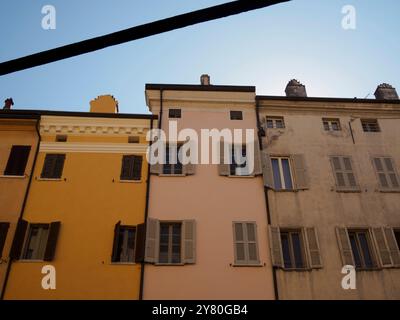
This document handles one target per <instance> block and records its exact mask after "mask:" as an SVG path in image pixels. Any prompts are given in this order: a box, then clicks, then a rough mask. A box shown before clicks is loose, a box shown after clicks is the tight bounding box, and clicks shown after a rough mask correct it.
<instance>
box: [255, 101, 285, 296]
mask: <svg viewBox="0 0 400 320" xmlns="http://www.w3.org/2000/svg"><path fill="white" fill-rule="evenodd" d="M256 117H257V134H258V143H259V146H260V150H261V151H262V150H263V144H262V136H261V132H260V131H261V121H260V105H259V102H258V99H257V98H256ZM263 184H264V183H263ZM264 196H265V206H266V209H267V223H268V225H271V224H272V221H271V213H270V206H269V197H268V187H267V186H264ZM272 279H273V282H274V294H275V300H279V289H278V280H277V277H276V267H274V266H272Z"/></svg>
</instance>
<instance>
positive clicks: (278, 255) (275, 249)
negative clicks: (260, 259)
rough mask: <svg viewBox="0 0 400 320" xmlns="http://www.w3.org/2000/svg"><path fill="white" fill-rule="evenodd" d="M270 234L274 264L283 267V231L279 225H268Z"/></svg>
mask: <svg viewBox="0 0 400 320" xmlns="http://www.w3.org/2000/svg"><path fill="white" fill-rule="evenodd" d="M268 234H269V247H270V249H271V258H272V265H273V266H274V267H279V268H283V254H282V244H281V233H280V230H279V227H273V226H268Z"/></svg>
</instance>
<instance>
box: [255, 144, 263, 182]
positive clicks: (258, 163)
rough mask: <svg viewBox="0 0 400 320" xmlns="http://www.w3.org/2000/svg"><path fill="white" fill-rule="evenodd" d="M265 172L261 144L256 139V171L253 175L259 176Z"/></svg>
mask: <svg viewBox="0 0 400 320" xmlns="http://www.w3.org/2000/svg"><path fill="white" fill-rule="evenodd" d="M262 173H263V170H262V165H261V157H260V145H259V144H258V141H257V140H256V141H254V171H253V175H255V176H257V175H260V174H262Z"/></svg>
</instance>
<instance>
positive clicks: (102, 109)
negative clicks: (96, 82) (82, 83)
mask: <svg viewBox="0 0 400 320" xmlns="http://www.w3.org/2000/svg"><path fill="white" fill-rule="evenodd" d="M90 112H99V113H118V101H117V100H115V98H114V97H113V96H112V95H109V94H107V95H103V96H98V97H97V98H96V99H93V100H92V101H90Z"/></svg>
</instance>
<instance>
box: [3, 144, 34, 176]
mask: <svg viewBox="0 0 400 320" xmlns="http://www.w3.org/2000/svg"><path fill="white" fill-rule="evenodd" d="M30 151H31V146H12V147H11V151H10V156H9V158H8V161H7V166H6V169H5V170H4V174H5V175H15V176H23V175H24V174H25V168H26V164H27V163H28V158H29V153H30Z"/></svg>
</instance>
